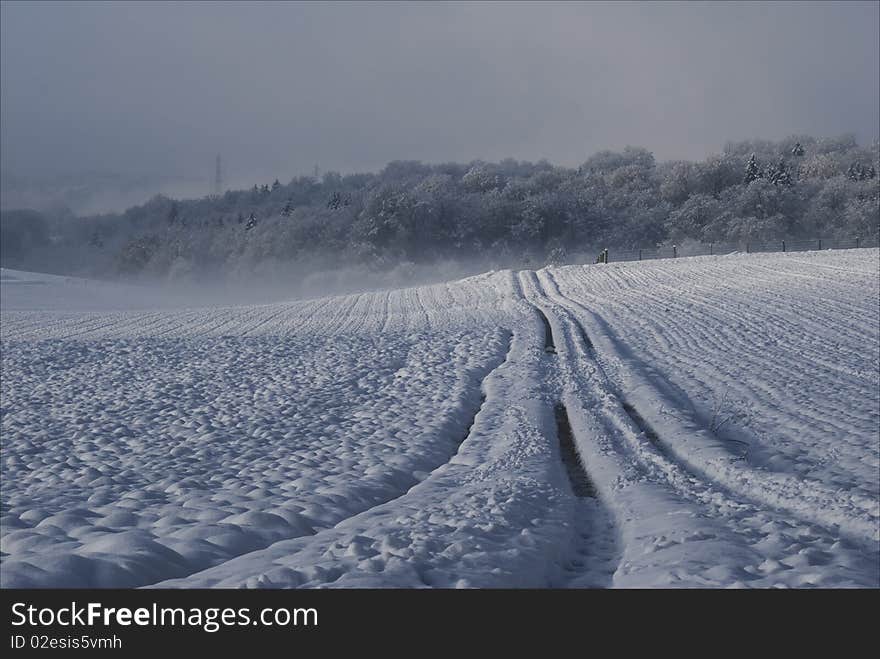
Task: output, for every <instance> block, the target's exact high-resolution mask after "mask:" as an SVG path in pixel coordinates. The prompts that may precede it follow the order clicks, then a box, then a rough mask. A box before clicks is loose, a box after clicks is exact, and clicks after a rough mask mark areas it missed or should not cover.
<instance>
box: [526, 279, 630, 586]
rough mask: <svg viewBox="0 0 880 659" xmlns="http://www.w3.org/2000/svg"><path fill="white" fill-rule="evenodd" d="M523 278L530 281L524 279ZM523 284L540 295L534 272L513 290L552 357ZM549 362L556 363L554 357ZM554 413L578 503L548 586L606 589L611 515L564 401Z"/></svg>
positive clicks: (615, 558)
mask: <svg viewBox="0 0 880 659" xmlns="http://www.w3.org/2000/svg"><path fill="white" fill-rule="evenodd" d="M523 278H527V279H529V280H530V281H528V282H526V281H525V280H524V279H523ZM526 284H530V285H532V286H534V287H535V288H537V290H538V292H539V294H543V292H542V291H541V288H540V282H539V281H538V280H537V278H536V277H535V275H534V273H533V272H528V273H519V281H517V282H516V285H515V286H514V290H515V291H516V292H517V293H518V294H519V295H521V296H522V298H523V300H524V301H525V303H526V304H528V305H529V307H530V308H531V309H533V310H534V311H535V312H536V313H537V314H538V316H539V317H540V319H541V322H542V325H543V328H544V352H545V353H546V354H548V355H552V356H554V357H555V356H556V355H557V352H556V345H557V343H556V340H555V338H554V336H553V327H552V325H551V323H550V320H549V318H548V317H547V315H546V313H545V312H544V310H543V309H541V308H540V307H539V306H538V305H537V304H534V303H533V302H532V301H530V300H529V299H528V297H527V296H526V294H525V289H526ZM552 363H553V364H554V366H558V362H557V361H556V360H555V359H554V360H553V361H552ZM553 414H554V417H555V421H556V435H557V440H558V442H559V457H560V460H561V462H562V467H563V470H564V471H565V473H566V475H567V477H568V481H569V484H570V486H571V491H572V493H573V494H574V496H575V497H576V498H577V503H576V505H575V509H574V519H573V526H574V533H573V539H574V542H573V547H572V550H571V554H572V558H571V559H570V560H569V561H568V563H567V564H566V565H565V566H564V568H563V573H562V575H560V577H559V579H557V580H554V581H552V582H551V584H550V585H551V586H553V587H560V588H607V587H609V586H611V584H612V579H613V576H614V572H615V571H616V570H617V566H618V565H619V563H620V561H621V551H620V546H619V542H618V531H617V528H616V525H615V522H614V517H613V515H612V514H611V512H610V511H609V510H608V509H607V507H606V506H605V504H604V502H603V501H602V500H601V499H600V498H599V493H598V490H597V488H596V486H595V484H594V483H593V480H592V479H591V478H590V475H589V473H588V471H587V466H586V465H587V461H586V458H585V456H584V455H583V453H581V452H580V451H579V450H578V447H577V442H576V437H575V434H574V432H573V431H572V427H571V422H570V420H569V417H568V410H567V408H566V405H565V403H564V402H562V401H559V402H557V403H556V404H555V405H554V408H553Z"/></svg>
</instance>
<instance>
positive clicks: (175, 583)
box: [143, 330, 513, 588]
mask: <svg viewBox="0 0 880 659" xmlns="http://www.w3.org/2000/svg"><path fill="white" fill-rule="evenodd" d="M504 332H505V333H506V335H507V346H506V349H505V351H504V357H503V358H502V359H501V360H500V362H498V363H497V364H496V365H495V366H493V367H492V368H491V369H490V370H489V371H488V372H487V373H486V374H485V375H484V376H483V377H482V378H481V380H480V387H479V391H480V399H479V403H478V404H477V405H476V407H475V408H474V410H473V412H472V413H470V414H468V419H469V421H468V423H467V424H466V427H465V430H464V432H463V433H462V435H461V438H460V439H459V440H458V441H456V442H453V444H452V446H451V447H450V451H449V457H448V458H447V459H446V460H445V461H444V462H443V463H441V464H439V465H437V466H436V467H434V468H433V469H431V471H430V472H429V473H427V474H425V475H424V476H423V477H422V478H416V479H415V482H413V483H411V484H410V485H409V486H408V487H406V489H405V491H403V492H398V493H394V494H393V495H391V496H387V497H384V498H382V499H381V500H378V501H376V502H375V503H373V505H371V506H368V507H366V508H364V509H362V510H359V511H357V512H354V513H352V514H351V515H347V516H346V517H343V518H341V519H339V520H337V521H335V522H334V523H333V526H332V527H329V528H321V529H316V530H313V531H312V533H311V534H305V535H299V536H291V537H288V538H282V539H280V540H275V541H272V542H269V543H266V544H265V545H263V546H262V547H259V548H257V549H253V550H251V551H249V552H246V553H244V554H239V555H236V556H230V557H229V558H228V559H226V560H224V561H222V562H221V563H218V564H216V565H213V566H211V567H209V568H207V569H199V570H196V571H194V572H192V573H190V574H187V575H183V576H180V577H175V578H174V579H170V580H162V581H159V582H157V583H154V584H149V585H146V586H143V587H145V588H154V587H159V588H167V587H186V583H185V582H186V580H187V579H190V578H192V577H194V576H197V575H199V574H201V573H203V572H205V573H207V572H210V571H211V570H215V569H217V568H222V567H223V566H225V565H227V564H228V563H230V562H231V561H237V560H247V559H248V558H249V557H250V556H251V555H258V554H259V553H260V552H262V551H265V550H266V549H268V548H270V547H271V546H272V545H274V544H276V543H279V542H287V541H290V540H295V539H297V538H303V537H307V536H308V535H312V536H314V537H316V538H317V537H320V536H321V535H322V534H332V533H334V532H335V530H336V529H337V528H338V527H340V526H341V525H345V524H348V523H350V522H351V521H352V520H354V519H356V518H358V517H360V516H362V515H363V516H368V515H370V514H372V513H373V512H374V511H375V510H377V509H378V508H380V507H382V506H386V505H389V504H393V503H394V502H395V501H397V500H398V499H401V498H403V497H405V496H407V495H408V494H409V493H410V492H411V491H412V490H413V488H415V487H417V486H419V485H421V484H422V483H424V482H425V481H427V480H428V479H430V478H431V477H432V476H433V475H434V474H435V473H437V472H439V471H440V470H442V469H444V468H445V467H446V466H447V465H449V464H450V463H451V462H452V461H453V460H455V458H456V456H457V455H458V454H459V452H460V451H461V447H462V445H463V444H464V443H465V442H466V441H467V440H468V438H469V437H470V435H471V431H472V429H473V427H474V424H475V423H476V420H477V417H478V416H479V414H480V412H481V411H482V410H483V409H484V408H485V406H486V402H487V393H486V391H485V382H486V380H487V379H489V378H490V377H491V375H492V374H493V373H495V371H497V370H498V369H499V368H501V367H502V366H503V365H504V364H505V363H506V362H507V361H508V359H509V358H510V351H511V346H512V342H513V332H511V331H509V330H504ZM343 574H344V572H343V571H339V573H338V574H337V575H336V578H335V579H332V578H331V579H329V580H328V581H327V582H326V583H333V581H335V580H336V579H338V578H340V577H341V576H342V575H343ZM426 585H428V584H426Z"/></svg>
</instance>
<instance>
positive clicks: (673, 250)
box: [672, 245, 678, 258]
mask: <svg viewBox="0 0 880 659" xmlns="http://www.w3.org/2000/svg"><path fill="white" fill-rule="evenodd" d="M677 256H678V248H677V247H676V246H675V245H673V246H672V258H675V257H677Z"/></svg>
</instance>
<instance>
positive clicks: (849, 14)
mask: <svg viewBox="0 0 880 659" xmlns="http://www.w3.org/2000/svg"><path fill="white" fill-rule="evenodd" d="M878 7H880V5H878V3H876V2H855V3H846V2H833V3H821V2H808V3H807V2H805V3H781V2H780V3H764V4H757V3H718V2H713V3H705V4H704V3H669V4H667V3H654V2H651V3H631V4H630V3H613V4H607V3H585V4H576V3H558V4H554V3H547V2H542V3H486V4H477V3H466V4H464V3H461V4H460V3H443V4H434V3H320V4H319V3H283V4H274V3H273V4H259V3H246V4H244V3H216V4H215V3H181V4H166V3H158V2H151V3H129V2H126V3H106V4H94V3H78V2H63V3H51V2H40V3H20V2H4V3H2V6H0V18H2V20H0V25H2V28H0V30H2V32H0V36H2V39H0V54H2V57H0V74H2V85H0V87H2V119H0V138H2V153H0V167H2V178H3V187H4V197H5V200H4V206H6V207H9V206H10V203H11V202H12V201H16V202H17V200H18V198H23V200H24V201H22V202H21V203H23V204H24V203H27V204H28V205H30V206H36V205H39V204H38V201H39V197H40V194H41V193H39V192H36V193H35V192H33V191H34V190H37V191H39V190H40V189H41V184H42V189H43V190H44V191H45V192H46V194H50V192H51V190H50V189H51V188H52V186H53V185H55V184H53V183H52V181H57V180H59V177H61V178H63V177H68V179H69V178H70V177H73V178H74V179H76V180H79V181H81V182H82V181H85V183H80V184H81V185H85V186H86V187H88V186H90V185H91V186H92V187H96V188H101V186H100V185H97V186H96V185H95V184H94V179H95V177H100V176H106V175H108V174H109V175H113V176H115V177H118V180H119V181H120V183H119V185H118V188H119V189H118V190H114V189H113V186H112V185H111V186H109V188H110V189H106V190H105V189H103V188H102V190H101V191H99V192H97V193H95V199H89V200H86V201H83V202H82V204H81V206H82V208H77V209H75V210H78V211H82V212H95V211H105V210H111V209H114V208H115V209H119V208H121V207H124V206H127V205H130V204H132V203H135V202H136V201H143V200H145V199H146V198H147V197H148V196H150V195H151V194H153V193H155V192H160V191H166V192H169V191H170V192H171V193H172V194H179V195H181V196H184V195H185V196H199V195H203V194H205V193H207V192H209V191H210V185H211V181H212V176H213V168H214V157H215V156H216V154H217V153H220V154H222V156H223V159H224V167H225V183H226V186H225V187H228V188H235V187H249V186H251V185H253V183H255V182H265V181H270V182H271V181H272V180H273V179H274V178H276V177H277V178H279V179H281V181H282V182H285V181H288V180H290V178H291V177H293V176H295V175H300V174H306V173H311V172H312V171H313V168H314V167H315V166H316V165H317V166H318V167H320V169H321V170H322V171H327V170H336V171H340V172H343V173H345V172H354V171H376V170H378V169H381V167H382V166H384V165H385V164H386V163H387V162H389V161H392V160H399V159H413V160H423V161H426V162H445V161H458V162H467V161H470V160H473V159H484V160H500V159H502V158H505V157H513V158H517V159H526V160H532V161H535V160H538V159H541V158H546V159H548V160H550V161H551V162H553V163H555V164H559V165H567V166H573V165H577V164H578V163H580V162H583V161H584V160H585V159H586V158H587V157H588V156H589V155H590V154H591V153H593V152H595V151H598V150H600V149H621V148H622V147H624V146H625V145H628V144H632V145H638V146H642V147H645V148H647V149H648V150H650V151H652V152H653V153H654V154H655V156H656V157H657V158H658V159H660V160H663V159H672V158H689V159H700V158H704V157H705V156H706V155H707V154H708V153H710V152H717V151H719V150H720V149H721V148H722V147H723V145H724V143H725V142H726V141H727V140H737V139H746V138H756V137H761V138H767V139H779V138H782V137H784V136H786V135H791V134H800V133H808V134H812V135H837V134H841V133H854V134H855V135H856V137H857V138H858V139H859V141H860V142H861V143H870V141H871V140H873V139H874V138H875V137H876V136H877V133H878V123H880V110H878V97H880V87H878V80H880V69H878V67H880V65H878V62H880V49H878V23H880V11H878ZM22 181H23V182H24V183H22ZM13 184H14V185H13ZM126 186H128V187H127V188H126ZM56 187H57V186H56ZM105 187H106V186H105ZM22 190H24V192H22ZM27 190H31V192H27ZM125 190H127V192H126V191H125ZM16 195H18V197H16ZM28 195H29V196H28ZM101 195H103V196H101ZM114 195H115V196H114Z"/></svg>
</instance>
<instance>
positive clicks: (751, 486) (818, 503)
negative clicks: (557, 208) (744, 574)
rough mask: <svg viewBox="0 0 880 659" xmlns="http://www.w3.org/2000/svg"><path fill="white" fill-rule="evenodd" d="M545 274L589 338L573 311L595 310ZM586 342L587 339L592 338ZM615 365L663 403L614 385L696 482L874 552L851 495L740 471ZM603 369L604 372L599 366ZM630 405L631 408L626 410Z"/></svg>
mask: <svg viewBox="0 0 880 659" xmlns="http://www.w3.org/2000/svg"><path fill="white" fill-rule="evenodd" d="M541 276H542V278H543V279H544V281H545V282H546V283H547V284H548V285H549V286H550V288H551V290H552V291H553V293H552V294H551V295H549V296H548V298H549V299H552V300H553V301H554V302H556V303H557V304H559V305H560V306H561V307H562V308H563V309H565V310H567V311H568V313H569V314H571V319H572V322H573V323H574V324H575V325H577V326H579V327H580V332H581V334H582V336H585V337H587V332H586V330H585V328H584V327H583V324H582V323H581V320H580V319H579V318H578V315H577V313H576V312H575V310H580V311H581V313H589V314H590V315H591V316H593V315H594V314H593V312H592V311H590V310H588V309H586V307H584V306H583V305H581V304H580V303H579V302H577V301H576V300H573V299H571V298H569V297H567V296H565V295H563V294H562V293H561V292H560V291H559V288H558V285H557V284H556V280H555V278H554V277H553V274H552V273H551V272H549V271H543V272H542V273H541ZM596 320H597V321H599V320H600V319H598V318H597V319H596ZM601 327H602V330H603V331H605V332H606V333H607V334H608V335H609V336H608V339H609V342H610V343H611V344H612V345H614V344H616V343H617V340H616V338H615V337H614V336H613V335H611V333H610V329H609V328H608V326H607V324H605V323H604V322H603V323H601ZM587 340H588V341H589V338H587ZM590 345H592V342H590ZM594 350H595V348H594ZM617 361H619V362H620V363H621V364H623V365H624V368H625V369H626V370H627V371H628V375H629V376H630V377H632V378H633V379H634V382H635V383H636V384H637V386H636V387H635V388H637V389H639V390H640V392H641V397H642V398H645V397H647V398H650V399H652V400H659V401H662V403H663V404H662V405H661V406H660V408H661V409H660V411H659V412H657V413H654V410H653V406H647V405H645V406H637V405H635V404H633V401H632V400H631V399H628V397H626V396H625V395H624V393H623V392H622V391H619V390H617V387H616V386H615V387H614V394H615V395H616V396H617V397H618V398H620V400H621V401H622V405H623V407H624V410H625V411H626V412H627V415H628V416H629V417H630V419H631V420H632V421H633V423H634V424H635V425H636V426H637V427H638V428H639V430H640V433H641V434H642V435H644V436H645V437H646V438H647V439H648V440H649V441H650V442H651V443H652V444H653V445H654V446H655V447H656V448H657V450H658V451H659V452H660V453H661V454H662V455H663V457H664V458H666V459H668V460H669V461H670V462H671V463H673V464H674V465H676V466H678V467H679V468H680V469H682V470H684V471H685V472H687V473H689V474H690V475H691V476H692V477H693V479H695V480H696V481H703V482H707V483H710V484H711V485H712V487H713V488H714V489H717V490H719V491H721V492H723V493H725V496H726V497H728V498H731V499H734V500H737V501H738V502H749V503H750V504H752V505H755V506H757V507H758V508H765V509H770V510H776V511H780V512H784V513H785V514H787V515H792V516H794V517H795V518H796V519H798V520H800V521H802V522H806V523H808V524H811V523H812V524H819V525H822V526H825V527H826V528H828V529H830V530H832V533H834V529H839V532H840V534H842V535H844V536H845V537H847V538H848V539H849V540H852V541H854V542H856V543H857V544H859V545H860V546H863V547H865V548H867V549H869V550H870V551H875V550H876V547H875V546H874V543H875V542H876V538H874V537H873V536H872V534H874V535H876V533H877V529H876V524H872V523H871V522H870V521H868V520H866V519H859V518H854V517H852V516H851V515H849V514H847V508H849V507H848V506H846V501H848V500H849V499H850V496H851V495H848V494H845V495H844V500H839V501H836V499H839V498H840V495H839V494H838V493H836V492H830V491H828V492H826V491H821V490H824V489H825V488H823V487H822V486H821V484H813V486H812V489H819V490H820V492H819V493H818V497H817V493H814V492H809V491H807V490H806V487H805V486H804V484H803V483H802V482H801V481H800V480H797V479H794V478H793V477H791V476H790V475H788V474H784V473H773V472H759V471H756V470H753V469H745V468H742V467H737V466H736V463H737V462H738V460H739V459H740V458H741V456H739V455H736V453H735V452H733V451H732V450H731V449H730V448H729V447H728V446H726V445H725V444H724V442H722V440H720V439H718V438H717V437H715V436H714V433H712V431H711V430H710V429H709V428H708V427H705V426H702V425H701V424H699V420H698V419H696V418H693V416H692V415H687V419H688V421H687V422H683V421H682V420H680V419H678V417H677V415H676V414H670V409H672V410H673V411H674V412H677V413H678V414H684V411H683V410H681V409H676V408H674V402H675V401H674V399H673V400H672V401H670V399H671V397H670V396H669V395H668V393H666V392H663V391H659V390H657V389H656V387H655V386H654V385H653V383H651V382H649V381H648V380H647V378H644V377H641V376H640V375H639V374H637V373H633V372H632V371H634V370H635V367H632V366H630V365H627V364H626V361H625V360H623V359H618V360H617ZM599 368H600V369H601V366H600V367H599ZM606 378H607V376H606ZM609 384H610V380H609ZM627 407H629V409H626V408H627ZM694 424H698V425H696V426H695V425H694ZM662 426H665V431H664V432H662V433H659V432H658V431H657V428H658V427H662ZM696 435H699V436H701V437H699V436H696ZM665 437H675V438H676V439H675V441H672V440H666V439H663V438H665ZM704 455H705V456H708V457H704Z"/></svg>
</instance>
